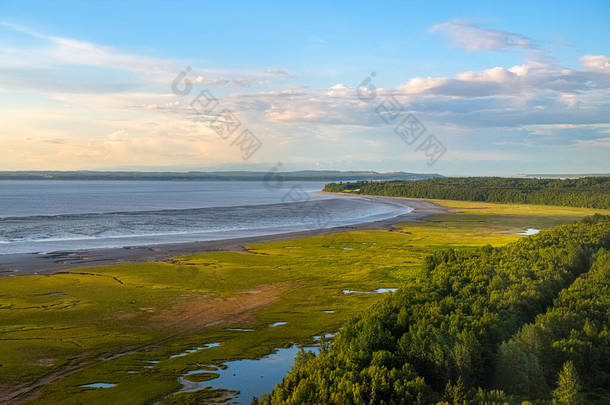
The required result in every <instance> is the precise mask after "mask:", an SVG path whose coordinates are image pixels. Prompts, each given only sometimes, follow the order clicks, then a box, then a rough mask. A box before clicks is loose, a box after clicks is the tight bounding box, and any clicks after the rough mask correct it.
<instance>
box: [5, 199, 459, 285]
mask: <svg viewBox="0 0 610 405" xmlns="http://www.w3.org/2000/svg"><path fill="white" fill-rule="evenodd" d="M319 193H322V194H331V195H341V196H343V197H347V196H349V197H356V198H367V199H373V200H381V201H386V202H391V203H395V204H400V205H405V206H408V207H410V208H412V211H411V212H409V213H407V214H403V215H398V216H396V217H393V218H388V219H384V220H380V221H373V222H365V223H360V224H354V225H345V226H339V227H335V228H327V229H312V230H307V231H296V232H286V233H275V234H269V235H260V236H250V237H243V238H232V239H219V240H211V241H201V242H178V243H164V244H155V245H140V246H126V247H119V248H100V249H84V250H64V251H56V252H48V253H43V254H41V253H13V254H6V255H1V256H0V277H10V276H25V275H51V274H54V273H57V272H60V271H65V270H71V269H80V268H83V269H84V268H89V267H97V266H105V265H113V264H124V263H136V262H159V261H169V260H170V259H171V258H172V257H176V256H182V255H188V254H193V253H200V252H212V251H245V250H246V249H245V246H246V245H250V244H257V243H265V242H273V241H278V240H288V239H295V238H304V237H309V236H318V235H326V234H331V233H337V232H346V231H354V230H361V229H391V228H392V227H393V226H394V225H396V224H398V223H402V222H413V221H421V220H424V219H426V218H427V217H429V216H432V215H437V214H446V213H449V212H451V211H450V209H449V208H446V207H442V206H440V205H438V204H435V203H433V202H430V201H426V200H418V199H412V198H404V197H385V196H368V195H349V194H347V195H346V194H343V193H328V192H322V191H321V192H319Z"/></svg>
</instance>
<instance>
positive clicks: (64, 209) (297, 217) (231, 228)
mask: <svg viewBox="0 0 610 405" xmlns="http://www.w3.org/2000/svg"><path fill="white" fill-rule="evenodd" d="M323 187H324V183H319V182H281V183H276V184H267V183H263V182H257V181H169V180H166V181H105V180H96V181H80V180H66V181H61V180H26V181H22V180H14V181H13V180H4V181H0V255H2V254H11V253H38V252H41V253H42V252H44V253H47V252H54V251H66V250H79V249H95V248H110V247H124V246H142V245H154V244H161V243H178V242H195V241H208V240H220V239H231V238H238V237H247V236H259V235H268V234H276V233H285V232H295V231H304V230H311V229H319V228H332V227H336V226H344V225H351V224H357V223H363V222H372V221H377V220H383V219H388V218H392V217H395V216H398V215H402V214H405V213H407V212H409V210H410V209H409V208H408V207H405V206H401V205H398V204H392V203H389V202H381V201H378V200H372V199H366V198H358V197H350V196H345V197H343V196H335V195H328V194H318V193H317V192H318V191H320V190H321V189H322V188H323Z"/></svg>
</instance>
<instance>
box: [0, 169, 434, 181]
mask: <svg viewBox="0 0 610 405" xmlns="http://www.w3.org/2000/svg"><path fill="white" fill-rule="evenodd" d="M277 176H281V178H282V180H284V181H362V180H369V181H370V180H423V179H430V178H435V177H443V176H441V175H440V174H436V173H406V172H388V173H378V172H373V171H338V170H302V171H295V172H258V171H218V172H200V171H191V172H130V171H125V172H114V171H113V172H104V171H11V172H9V171H4V172H2V171H0V180H193V181H202V180H206V181H214V180H216V181H263V180H265V179H267V178H271V180H274V179H277Z"/></svg>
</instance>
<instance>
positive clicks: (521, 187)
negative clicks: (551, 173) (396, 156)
mask: <svg viewBox="0 0 610 405" xmlns="http://www.w3.org/2000/svg"><path fill="white" fill-rule="evenodd" d="M324 191H328V192H352V193H360V194H370V195H384V196H393V197H410V198H432V199H444V200H464V201H486V202H497V203H515V204H542V205H564V206H572V207H588V208H610V177H583V178H578V179H565V180H562V179H517V178H505V177H447V178H434V179H428V180H417V181H362V182H348V183H330V184H327V185H326V186H325V187H324Z"/></svg>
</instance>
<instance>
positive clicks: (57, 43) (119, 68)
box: [0, 1, 610, 175]
mask: <svg viewBox="0 0 610 405" xmlns="http://www.w3.org/2000/svg"><path fill="white" fill-rule="evenodd" d="M125 3H126V4H125ZM329 3H330V2H311V1H310V2H307V3H302V4H287V3H285V2H235V1H232V2H228V1H227V2H205V1H196V2H186V1H182V2H169V1H163V2H155V1H146V2H136V1H134V2H112V1H104V2H102V1H99V2H76V1H75V2H67V1H59V2H36V1H32V2H19V1H1V2H0V116H1V117H2V118H1V119H2V122H3V123H4V124H5V125H2V128H0V158H1V161H2V162H3V163H2V165H0V169H3V170H22V169H65V170H71V169H135V170H150V169H172V170H192V169H204V170H212V169H255V170H268V169H269V168H270V167H272V166H274V165H276V164H277V163H278V162H282V165H283V168H285V169H288V170H290V169H294V170H297V169H342V170H349V169H357V170H363V169H370V170H379V171H391V170H404V171H415V172H440V173H443V174H446V175H477V174H483V175H487V174H489V175H492V174H493V175H515V174H518V173H540V172H545V173H572V172H578V173H586V172H588V173H600V172H609V171H610V163H609V161H608V156H609V153H608V152H609V151H610V97H608V96H609V95H610V58H609V56H610V49H609V48H610V42H609V41H608V40H607V38H609V37H610V32H609V31H610V28H608V24H607V21H608V20H609V17H610V3H608V2H602V1H600V2H593V1H592V2H587V3H586V4H578V3H576V2H554V3H553V4H552V5H551V4H550V3H547V2H536V3H534V2H515V1H513V2H426V3H424V2H421V3H420V2H405V1H402V2H384V3H383V4H378V3H373V2H353V1H352V2H332V4H329ZM187 66H189V67H191V70H190V71H189V74H188V75H187V76H186V79H187V80H189V81H190V83H191V84H192V86H193V88H192V90H191V92H189V94H185V95H179V94H175V93H174V92H172V91H171V83H172V81H173V80H174V78H175V77H176V75H178V74H179V73H180V72H181V71H183V70H184V69H185V68H186V67H187ZM371 72H374V73H375V76H374V78H372V80H371V82H372V83H373V84H374V86H375V88H376V90H375V93H374V95H375V97H374V98H373V99H363V98H361V97H358V94H359V93H358V90H359V86H360V85H361V83H362V82H363V80H365V79H366V78H367V77H369V75H370V74H371ZM204 90H205V91H207V92H208V93H206V94H209V95H213V97H214V98H215V99H216V100H217V101H218V107H217V109H216V110H214V111H206V112H205V114H202V113H201V111H200V110H196V109H194V108H193V105H192V104H191V102H192V101H193V99H194V98H195V97H196V96H197V94H199V93H200V92H201V91H204ZM360 94H362V93H360ZM388 106H391V107H392V108H390V109H388ZM398 106H400V108H401V110H400V111H397V110H395V109H396V108H398ZM223 110H226V111H230V112H231V115H230V117H232V118H231V119H233V120H234V122H236V121H235V119H238V120H239V123H240V125H239V127H238V128H237V129H236V130H235V132H232V133H230V134H229V133H228V132H230V131H229V127H224V126H222V125H223V124H226V122H225V121H226V119H227V117H229V116H223V115H222V114H219V113H220V112H221V111H223ZM380 111H385V112H386V115H383V114H381V113H380ZM408 117H415V118H416V119H417V120H418V125H423V128H425V131H423V133H422V134H421V136H419V137H418V138H417V139H415V136H412V138H413V139H415V140H413V139H412V138H408V139H407V140H406V141H405V139H401V137H400V136H399V135H398V134H397V132H396V131H395V130H396V128H397V125H399V124H400V122H401V121H402V120H403V119H407V118H408ZM409 119H411V118H409ZM219 120H220V121H219ZM222 120H225V121H222ZM405 122H406V121H405ZM219 125H220V126H221V127H222V128H224V131H225V133H220V132H219V129H218V128H219ZM245 130H247V132H245V133H244V132H243V131H245ZM431 135H433V136H434V137H435V138H429V136H431ZM429 139H434V140H435V141H437V142H438V144H437V149H436V150H432V151H431V150H430V149H429V146H430V144H429V143H428V144H426V143H425V142H424V141H426V140H429ZM426 145H427V146H426ZM442 151H445V152H444V153H442V154H441V152H442ZM434 152H436V153H434ZM431 155H432V156H431ZM437 158H438V160H437Z"/></svg>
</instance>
